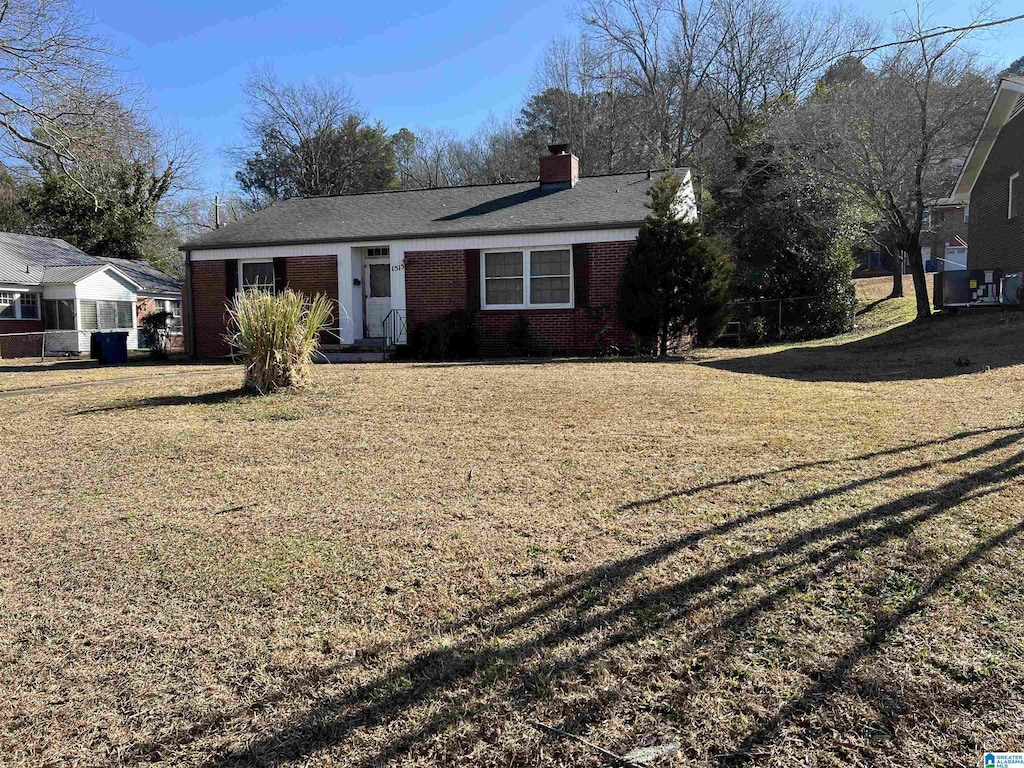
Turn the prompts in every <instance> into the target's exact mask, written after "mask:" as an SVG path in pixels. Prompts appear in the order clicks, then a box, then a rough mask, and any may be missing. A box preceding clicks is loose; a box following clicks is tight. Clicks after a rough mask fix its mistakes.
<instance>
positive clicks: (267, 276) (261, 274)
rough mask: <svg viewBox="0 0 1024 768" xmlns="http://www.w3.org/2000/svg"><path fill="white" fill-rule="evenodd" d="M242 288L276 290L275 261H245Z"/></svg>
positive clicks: (243, 263)
mask: <svg viewBox="0 0 1024 768" xmlns="http://www.w3.org/2000/svg"><path fill="white" fill-rule="evenodd" d="M242 290H244V291H248V290H259V291H273V290H274V262H272V261H243V262H242Z"/></svg>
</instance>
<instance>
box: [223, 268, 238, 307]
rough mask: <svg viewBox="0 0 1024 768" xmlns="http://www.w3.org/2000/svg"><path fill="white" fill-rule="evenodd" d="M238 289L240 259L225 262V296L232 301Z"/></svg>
mask: <svg viewBox="0 0 1024 768" xmlns="http://www.w3.org/2000/svg"><path fill="white" fill-rule="evenodd" d="M237 291H238V259H227V260H225V262H224V296H225V297H227V299H228V301H230V300H231V299H232V298H233V297H234V295H235V293H236V292H237Z"/></svg>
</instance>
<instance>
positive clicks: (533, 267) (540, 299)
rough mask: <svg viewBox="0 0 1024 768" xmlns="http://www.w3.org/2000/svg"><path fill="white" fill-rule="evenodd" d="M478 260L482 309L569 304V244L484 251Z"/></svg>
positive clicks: (570, 293) (570, 286)
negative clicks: (479, 261)
mask: <svg viewBox="0 0 1024 768" xmlns="http://www.w3.org/2000/svg"><path fill="white" fill-rule="evenodd" d="M481 260H482V264H481V269H480V280H481V289H482V291H481V298H482V302H481V304H482V306H483V308H484V309H527V308H532V309H566V308H570V307H572V305H573V294H572V281H573V273H572V249H571V248H569V247H568V246H566V247H551V246H548V247H543V248H529V249H527V248H524V249H516V250H509V249H502V250H493V251H483V252H482V253H481Z"/></svg>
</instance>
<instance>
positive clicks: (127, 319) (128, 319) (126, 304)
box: [116, 301, 135, 328]
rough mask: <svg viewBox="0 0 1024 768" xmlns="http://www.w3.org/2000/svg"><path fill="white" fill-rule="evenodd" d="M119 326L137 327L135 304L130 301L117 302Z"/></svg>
mask: <svg viewBox="0 0 1024 768" xmlns="http://www.w3.org/2000/svg"><path fill="white" fill-rule="evenodd" d="M116 327H118V328H134V327H135V305H134V304H132V303H131V302H130V301H119V302H117V326H116Z"/></svg>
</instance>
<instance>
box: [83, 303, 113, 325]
mask: <svg viewBox="0 0 1024 768" xmlns="http://www.w3.org/2000/svg"><path fill="white" fill-rule="evenodd" d="M78 311H79V312H81V313H82V330H83V331H95V330H96V329H98V328H99V327H100V315H99V311H98V308H97V303H96V302H95V301H81V302H79V303H78ZM106 327H108V328H109V327H110V326H106Z"/></svg>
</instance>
